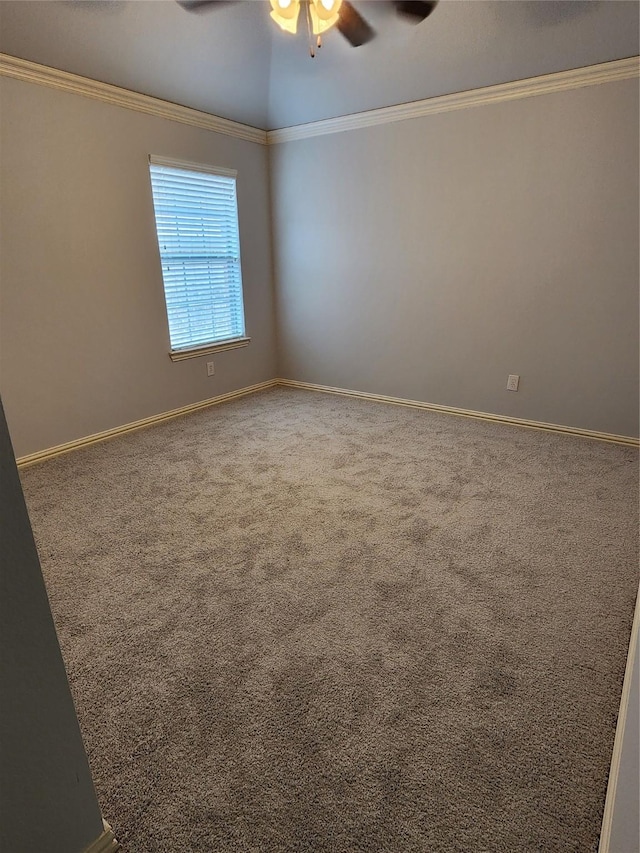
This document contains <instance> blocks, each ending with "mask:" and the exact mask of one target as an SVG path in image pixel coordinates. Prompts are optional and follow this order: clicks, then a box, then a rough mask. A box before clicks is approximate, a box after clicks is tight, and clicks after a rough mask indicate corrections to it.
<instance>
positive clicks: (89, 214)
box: [0, 79, 276, 456]
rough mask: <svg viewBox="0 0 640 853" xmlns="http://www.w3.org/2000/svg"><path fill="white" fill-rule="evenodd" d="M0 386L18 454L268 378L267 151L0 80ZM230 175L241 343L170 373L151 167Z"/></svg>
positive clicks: (271, 358)
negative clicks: (160, 164)
mask: <svg viewBox="0 0 640 853" xmlns="http://www.w3.org/2000/svg"><path fill="white" fill-rule="evenodd" d="M0 86H1V89H0V97H1V109H2V130H1V133H2V136H1V139H0V141H1V147H0V157H1V168H2V172H1V179H0V191H1V203H0V207H1V216H2V219H1V230H0V239H1V245H0V285H1V292H0V297H1V303H0V311H1V327H0V345H1V351H0V354H1V362H0V365H1V373H0V389H1V391H2V395H3V399H4V403H5V409H6V413H7V420H8V423H9V428H10V430H11V435H12V438H13V442H14V446H15V451H16V454H17V455H18V456H22V455H25V454H27V453H31V452H34V451H37V450H41V449H44V448H47V447H51V446H55V445H57V444H60V443H63V442H67V441H71V440H73V439H76V438H80V437H83V436H86V435H90V434H92V433H95V432H99V431H102V430H106V429H110V428H112V427H116V426H120V425H122V424H125V423H129V422H131V421H135V420H138V419H140V418H144V417H148V416H151V415H154V414H158V413H160V412H165V411H168V410H170V409H174V408H178V407H180V406H184V405H187V404H189V403H193V402H196V401H199V400H203V399H207V398H209V397H213V396H216V395H218V394H222V393H225V392H227V391H231V390H235V389H237V388H242V387H245V386H248V385H252V384H254V383H257V382H262V381H264V380H267V379H272V378H273V377H274V376H275V372H276V368H275V338H274V315H273V296H272V281H271V254H270V232H269V195H268V170H267V150H266V148H265V146H263V145H258V144H256V143H251V142H245V141H242V140H238V139H233V138H230V137H226V136H222V135H219V134H216V133H212V132H210V131H206V130H203V129H199V128H195V127H190V126H186V125H182V124H178V123H176V122H172V121H168V120H165V119H161V118H156V117H152V116H147V115H143V114H140V113H137V112H133V111H131V110H127V109H124V108H121V107H116V106H112V105H109V104H105V103H102V102H98V101H93V100H90V99H87V98H83V97H80V96H78V95H73V94H67V93H64V92H60V91H56V90H53V89H49V88H46V87H43V86H38V85H33V84H30V83H24V82H19V81H15V80H10V79H3V80H1V81H0ZM150 153H153V154H161V155H165V156H168V157H175V158H181V159H185V160H191V161H195V162H200V163H210V164H213V165H217V166H225V167H229V168H234V169H237V170H238V183H237V187H238V208H239V220H240V241H241V252H242V272H243V284H244V295H245V309H246V328H247V334H248V335H249V336H250V337H251V338H252V342H251V344H250V345H249V346H248V347H246V348H243V349H237V350H232V351H227V352H222V353H219V354H218V355H216V356H215V357H214V361H215V366H216V373H215V376H214V377H211V378H208V377H207V372H206V365H205V362H206V361H207V360H208V359H209V358H210V357H206V358H205V357H201V358H197V359H191V360H187V361H181V362H178V363H173V362H171V360H170V359H169V356H168V354H167V353H168V348H169V338H168V329H167V321H166V314H165V308H164V296H163V290H162V277H161V269H160V262H159V258H158V248H157V242H156V237H155V230H154V227H155V226H154V218H153V206H152V198H151V189H150V185H149V175H148V163H147V158H148V155H149V154H150Z"/></svg>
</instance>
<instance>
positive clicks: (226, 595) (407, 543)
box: [21, 388, 638, 853]
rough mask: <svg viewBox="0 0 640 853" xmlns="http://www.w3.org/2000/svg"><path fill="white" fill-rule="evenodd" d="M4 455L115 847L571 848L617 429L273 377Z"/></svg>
mask: <svg viewBox="0 0 640 853" xmlns="http://www.w3.org/2000/svg"><path fill="white" fill-rule="evenodd" d="M21 476H22V480H23V486H24V490H25V494H26V498H27V503H28V507H29V511H30V515H31V519H32V524H33V528H34V533H35V536H36V541H37V544H38V549H39V552H40V557H41V561H42V567H43V572H44V575H45V580H46V583H47V588H48V592H49V596H50V600H51V607H52V611H53V614H54V618H55V622H56V626H57V629H58V633H59V637H60V643H61V646H62V650H63V655H64V658H65V662H66V666H67V670H68V673H69V679H70V683H71V688H72V691H73V695H74V699H75V702H76V707H77V711H78V717H79V720H80V724H81V728H82V731H83V736H84V739H85V744H86V747H87V752H88V755H89V760H90V763H91V767H92V770H93V775H94V779H95V783H96V788H97V792H98V797H99V800H100V804H101V807H102V811H103V814H104V816H105V818H106V819H107V820H108V821H109V822H110V823H111V824H112V825H113V827H114V829H115V831H116V834H117V836H118V838H119V839H120V840H121V842H122V845H123V850H124V851H125V853H156V851H157V852H158V853H160V851H162V853H169V852H170V853H185V851H194V853H195V852H196V851H197V853H205V851H206V853H230V851H234V853H246V851H256V853H258V851H259V852H260V853H263V852H264V853H275V852H276V851H301V852H302V851H332V853H347V851H348V853H352V851H367V853H372V851H388V853H405V851H415V853H418V851H419V853H424V852H425V851H443V853H444V851H447V853H448V852H449V851H452V853H453V851H460V853H481V851H491V853H496V852H497V853H501V852H502V851H504V853H518V851H532V853H533V851H545V853H555V851H575V852H576V853H578V851H579V852H580V853H585V851H596V849H597V845H598V838H599V832H600V823H601V819H602V812H603V805H604V797H605V790H606V784H607V775H608V770H609V763H610V760H611V750H612V746H613V738H614V732H615V725H616V716H617V711H618V705H619V701H620V693H621V686H622V678H623V673H624V666H625V657H626V649H627V644H628V641H629V634H630V628H631V621H632V615H633V607H634V602H635V596H636V591H637V584H638V576H637V566H638V512H637V496H638V455H637V452H636V451H635V450H634V449H633V448H629V447H623V446H617V445H613V444H606V443H602V442H597V441H590V440H586V439H580V438H574V437H568V436H564V435H556V434H550V433H543V432H539V431H534V430H527V429H521V428H516V427H509V426H504V425H500V424H492V423H488V422H481V421H476V420H470V419H466V418H458V417H452V416H448V415H440V414H436V413H430V412H425V411H418V410H412V409H407V408H400V407H397V406H390V405H384V404H380V403H372V402H368V401H363V400H357V399H349V398H343V397H336V396H331V395H326V394H319V393H314V392H305V391H299V390H292V389H282V388H279V389H274V390H270V391H267V392H263V393H261V394H257V395H254V396H252V397H246V398H242V399H240V400H237V401H234V402H230V403H227V404H224V405H221V406H217V407H214V408H211V409H208V410H204V411H201V412H199V413H196V414H192V415H189V416H188V417H183V418H179V419H175V420H173V421H169V422H167V423H165V424H163V425H160V426H157V427H154V428H151V429H146V430H141V431H138V432H135V433H132V434H130V435H127V436H123V437H121V438H118V439H115V440H112V441H109V442H104V443H102V444H98V445H94V446H92V447H89V448H86V449H84V450H79V451H76V452H74V453H71V454H68V455H66V456H62V457H59V458H57V459H54V460H51V461H49V462H46V463H43V464H40V465H37V466H34V467H31V468H27V469H24V470H23V471H22V472H21Z"/></svg>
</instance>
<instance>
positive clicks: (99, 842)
mask: <svg viewBox="0 0 640 853" xmlns="http://www.w3.org/2000/svg"><path fill="white" fill-rule="evenodd" d="M102 824H103V826H104V829H103V831H102V832H101V833H100V835H99V836H98V837H97V838H96V840H95V841H92V842H91V844H90V845H89V846H88V847H87V848H86V849H85V850H84V853H116V850H119V849H120V844H119V843H118V841H117V840H116V837H115V835H114V834H113V830H112V829H111V827H110V826H109V824H108V823H107V822H106V820H103V821H102Z"/></svg>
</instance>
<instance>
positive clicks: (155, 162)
mask: <svg viewBox="0 0 640 853" xmlns="http://www.w3.org/2000/svg"><path fill="white" fill-rule="evenodd" d="M148 159H149V162H148V167H149V185H150V188H151V204H152V210H153V224H154V230H155V237H156V246H157V249H158V258H159V261H160V273H161V280H162V293H163V297H164V302H165V316H166V318H167V332H168V335H169V358H170V359H171V360H172V361H183V360H185V359H188V358H197V357H198V356H203V355H209V354H211V353H215V352H221V351H222V350H230V349H237V348H238V347H246V346H248V344H249V343H250V342H251V338H250V337H249V336H248V335H247V334H246V313H245V305H244V286H243V280H242V251H241V249H240V222H239V212H238V185H237V176H238V172H237V170H236V169H227V168H224V167H222V166H211V165H209V164H205V163H194V162H191V161H189V160H177V159H175V158H172V157H163V156H161V155H157V154H149V158H148ZM151 166H167V167H168V168H172V169H182V170H183V171H188V172H204V173H206V174H210V175H219V176H221V177H226V178H233V179H234V182H235V184H234V190H235V201H236V228H237V235H238V247H239V255H238V259H239V260H238V263H239V265H240V300H241V306H242V318H243V326H244V329H245V334H244V335H241V336H239V337H233V338H224V339H222V340H219V341H211V342H209V343H204V344H194V345H192V346H185V347H181V348H180V349H174V348H173V347H172V345H171V329H170V325H169V309H168V307H167V291H166V287H165V281H164V270H163V268H162V267H163V263H162V252H161V250H160V240H159V235H158V221H157V218H156V209H155V203H154V199H153V178H152V175H151Z"/></svg>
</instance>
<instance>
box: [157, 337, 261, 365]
mask: <svg viewBox="0 0 640 853" xmlns="http://www.w3.org/2000/svg"><path fill="white" fill-rule="evenodd" d="M250 341H251V338H233V340H230V341H220V342H219V343H217V344H206V345H205V346H203V347H193V348H192V349H180V350H170V351H169V358H170V359H171V361H184V359H185V358H198V356H201V355H211V353H214V352H222V350H225V349H237V348H238V347H246V346H248V345H249V342H250Z"/></svg>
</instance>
